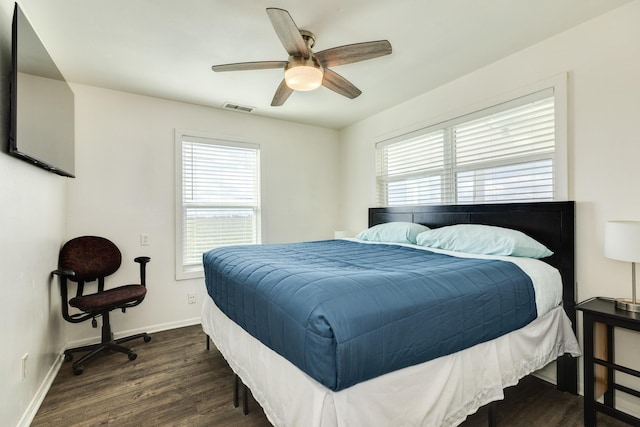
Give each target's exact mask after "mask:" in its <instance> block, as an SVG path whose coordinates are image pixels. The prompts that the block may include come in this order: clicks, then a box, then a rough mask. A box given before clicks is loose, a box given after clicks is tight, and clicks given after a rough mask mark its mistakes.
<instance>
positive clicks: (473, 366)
mask: <svg viewBox="0 0 640 427" xmlns="http://www.w3.org/2000/svg"><path fill="white" fill-rule="evenodd" d="M202 327H203V330H204V332H205V333H206V334H207V335H209V336H210V337H211V339H212V340H213V342H214V344H215V345H216V347H217V348H218V349H219V350H220V352H221V353H222V355H223V356H224V357H225V359H226V360H227V362H228V363H229V366H230V367H231V369H232V370H233V371H234V372H235V373H236V374H237V375H239V376H240V378H241V379H242V381H243V382H244V384H246V385H247V386H248V387H249V388H250V389H251V392H252V394H253V396H254V398H255V399H256V400H257V402H258V403H259V404H260V405H261V406H262V408H263V409H264V412H265V415H266V416H267V418H268V419H269V421H270V422H271V423H272V424H273V425H275V426H277V427H298V426H309V427H359V426H362V427H365V426H366V427H378V426H380V427H387V426H388V427H396V426H445V427H446V426H456V425H458V424H460V423H461V422H462V421H464V420H465V419H466V417H467V416H468V415H469V414H472V413H474V412H476V411H477V409H478V408H480V407H481V406H483V405H485V404H487V403H489V402H492V401H495V400H501V399H503V398H504V394H503V389H504V388H506V387H508V386H512V385H515V384H517V382H518V381H519V379H520V378H522V377H524V376H525V375H528V374H530V373H532V372H534V371H536V370H538V369H541V368H542V367H544V366H545V365H547V364H548V363H550V362H552V361H554V360H555V359H557V358H558V357H559V356H561V355H562V354H565V353H568V354H571V355H572V356H575V357H577V356H580V355H581V352H580V348H579V346H578V342H577V340H576V338H575V335H574V334H573V331H572V329H571V322H570V321H569V319H568V318H567V316H566V315H565V313H564V310H563V309H562V307H560V306H557V307H555V308H552V309H551V310H550V311H549V312H548V313H546V314H544V315H542V316H540V317H538V318H537V319H535V320H533V321H532V322H531V323H529V324H528V325H526V326H524V327H523V328H521V329H518V330H516V331H513V332H510V333H508V334H506V335H503V336H501V337H499V338H496V339H494V340H491V341H487V342H484V343H480V344H477V345H475V346H473V347H470V348H467V349H464V350H462V351H459V352H456V353H454V354H451V355H447V356H443V357H439V358H437V359H433V360H430V361H428V362H424V363H421V364H418V365H415V366H410V367H407V368H403V369H399V370H397V371H394V372H391V373H388V374H385V375H382V376H379V377H377V378H373V379H371V380H368V381H364V382H361V383H359V384H356V385H354V386H352V387H349V388H347V389H344V390H341V391H332V390H330V389H328V388H327V387H325V386H323V385H321V384H320V383H318V382H317V381H315V380H314V379H313V378H311V377H309V376H308V375H306V374H305V373H304V372H302V371H301V370H300V369H298V368H297V367H295V366H294V365H293V364H291V363H290V362H289V361H287V360H286V359H285V358H283V357H282V356H280V355H279V354H278V353H276V352H274V351H273V350H271V349H269V348H268V347H266V346H265V345H263V344H262V343H261V342H260V341H259V340H257V339H256V338H254V337H252V336H251V335H250V334H248V333H247V332H246V331H244V330H243V329H242V328H241V327H239V326H238V325H237V324H235V323H234V322H233V321H231V320H230V319H229V318H228V317H226V316H225V315H224V313H222V312H221V311H220V309H219V308H218V307H217V306H216V305H215V304H214V302H213V301H212V300H211V299H210V298H205V301H204V303H203V307H202Z"/></svg>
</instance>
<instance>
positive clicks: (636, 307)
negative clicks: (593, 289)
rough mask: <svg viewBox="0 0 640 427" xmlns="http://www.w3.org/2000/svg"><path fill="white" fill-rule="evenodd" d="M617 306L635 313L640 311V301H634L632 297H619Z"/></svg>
mask: <svg viewBox="0 0 640 427" xmlns="http://www.w3.org/2000/svg"><path fill="white" fill-rule="evenodd" d="M616 308H619V309H620V310H625V311H633V312H634V313H640V302H633V301H632V300H630V299H626V298H618V299H616Z"/></svg>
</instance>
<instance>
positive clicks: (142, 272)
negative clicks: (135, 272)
mask: <svg viewBox="0 0 640 427" xmlns="http://www.w3.org/2000/svg"><path fill="white" fill-rule="evenodd" d="M133 260H134V261H135V262H137V263H139V264H140V284H141V285H142V286H147V274H146V269H145V267H146V266H147V263H148V262H149V261H151V258H149V257H148V256H139V257H137V258H134V259H133Z"/></svg>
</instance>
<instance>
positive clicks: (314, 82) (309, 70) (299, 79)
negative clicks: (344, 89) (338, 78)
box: [284, 57, 324, 92]
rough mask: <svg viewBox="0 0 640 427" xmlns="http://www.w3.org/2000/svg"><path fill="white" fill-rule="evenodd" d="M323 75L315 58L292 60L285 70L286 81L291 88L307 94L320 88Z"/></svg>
mask: <svg viewBox="0 0 640 427" xmlns="http://www.w3.org/2000/svg"><path fill="white" fill-rule="evenodd" d="M323 74H324V73H323V71H322V67H321V66H320V63H319V62H318V60H317V59H316V58H315V57H311V58H291V59H290V60H289V63H288V64H287V66H286V67H285V69H284V80H285V82H287V86H289V88H291V89H293V90H298V91H303V92H306V91H310V90H314V89H317V88H318V87H320V85H321V84H322V78H323Z"/></svg>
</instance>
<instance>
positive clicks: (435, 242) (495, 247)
mask: <svg viewBox="0 0 640 427" xmlns="http://www.w3.org/2000/svg"><path fill="white" fill-rule="evenodd" d="M416 241H417V244H418V245H420V246H427V247H430V248H435V249H445V250H449V251H456V252H467V253H471V254H486V255H510V256H517V257H526V258H546V257H548V256H551V255H553V252H551V251H550V250H549V249H548V248H547V247H546V246H544V245H543V244H542V243H540V242H538V241H536V240H534V239H532V238H531V237H529V236H527V235H526V234H524V233H522V232H520V231H517V230H512V229H510V228H503V227H496V226H491V225H479V224H457V225H449V226H446V227H440V228H436V229H433V230H428V231H425V232H422V233H420V234H419V235H418V237H417V239H416Z"/></svg>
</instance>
